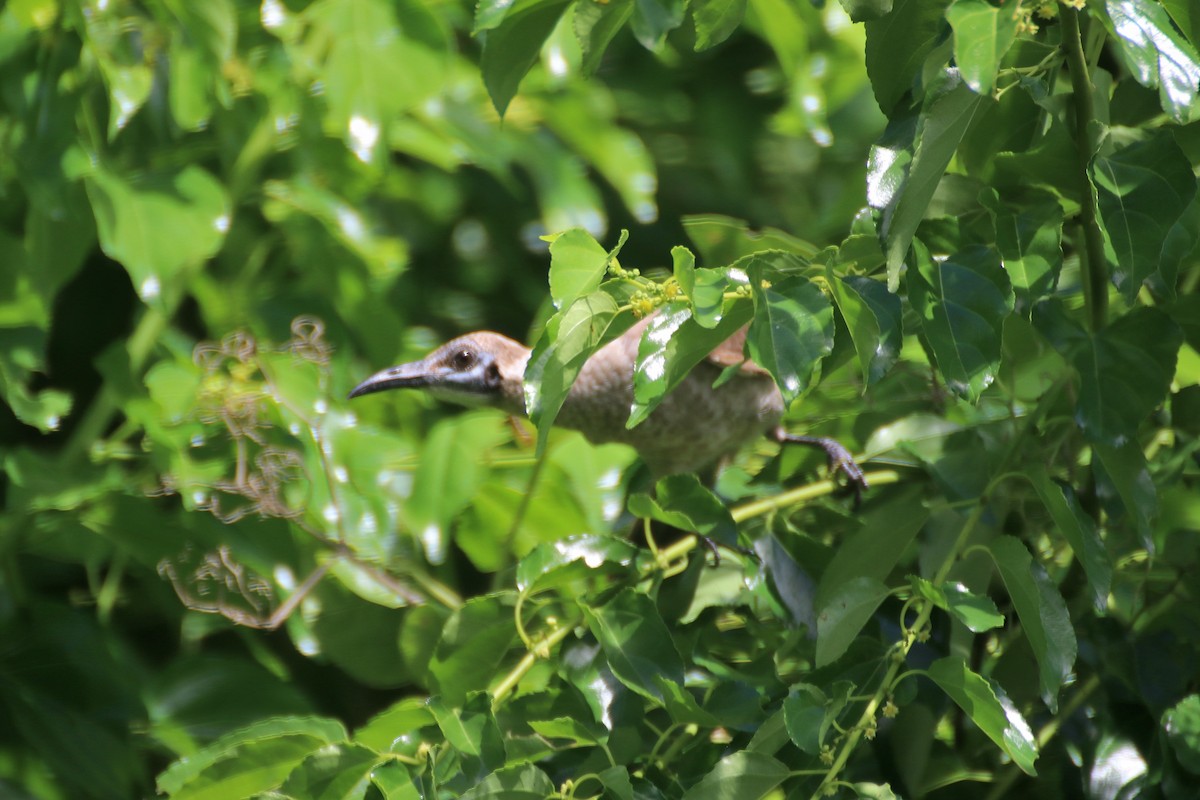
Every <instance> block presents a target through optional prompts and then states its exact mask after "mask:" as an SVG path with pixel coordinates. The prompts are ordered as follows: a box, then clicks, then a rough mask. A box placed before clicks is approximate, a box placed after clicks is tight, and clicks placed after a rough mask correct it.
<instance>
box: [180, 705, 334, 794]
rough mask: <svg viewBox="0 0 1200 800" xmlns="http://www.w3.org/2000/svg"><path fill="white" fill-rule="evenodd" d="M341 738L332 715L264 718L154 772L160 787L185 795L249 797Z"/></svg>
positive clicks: (268, 787)
mask: <svg viewBox="0 0 1200 800" xmlns="http://www.w3.org/2000/svg"><path fill="white" fill-rule="evenodd" d="M345 741H346V730H345V729H344V728H343V727H342V725H341V723H340V722H337V721H336V720H331V719H324V718H322V717H273V718H270V719H264V720H261V721H259V722H255V723H252V724H250V725H247V726H246V727H244V728H239V729H238V730H235V731H232V732H231V733H227V734H225V735H224V736H222V737H221V738H219V739H217V740H216V741H215V742H213V743H212V744H210V745H208V746H206V747H203V748H201V749H200V750H198V751H197V752H195V753H192V754H190V755H188V756H187V757H185V758H181V759H179V760H178V761H176V762H175V763H173V764H171V766H169V767H168V768H167V769H166V770H164V771H163V772H162V773H161V774H160V775H159V776H158V783H157V786H158V791H159V792H161V793H163V794H167V795H170V796H171V797H173V798H186V799H187V800H228V798H235V797H249V796H251V795H254V794H258V793H259V792H263V791H266V790H268V789H271V788H274V787H276V786H278V785H279V784H280V783H282V782H283V779H284V778H286V777H287V775H288V773H289V772H291V771H292V769H293V768H294V767H295V766H296V765H297V764H299V763H300V762H301V761H303V760H304V759H305V758H306V757H307V756H308V755H309V753H312V752H314V751H315V750H318V749H320V748H322V747H324V746H326V745H329V744H334V743H340V742H345Z"/></svg>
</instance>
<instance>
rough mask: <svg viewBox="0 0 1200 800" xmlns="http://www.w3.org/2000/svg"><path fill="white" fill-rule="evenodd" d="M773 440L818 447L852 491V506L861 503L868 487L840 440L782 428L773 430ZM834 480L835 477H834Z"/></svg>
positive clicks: (832, 470) (859, 468) (860, 471)
mask: <svg viewBox="0 0 1200 800" xmlns="http://www.w3.org/2000/svg"><path fill="white" fill-rule="evenodd" d="M775 441H777V442H779V443H780V444H803V445H807V446H809V447H819V448H821V449H822V450H824V451H825V455H826V456H828V457H829V469H830V471H831V472H832V473H833V474H834V475H835V476H836V475H838V474H839V473H840V474H841V475H842V476H843V477H844V478H845V481H846V488H847V489H848V490H849V491H851V492H853V493H854V507H855V508H858V506H859V505H860V504H861V503H862V496H863V492H865V491H866V490H867V489H869V488H870V486H869V485H868V484H867V477H866V476H865V475H864V474H863V471H862V467H860V466H859V465H858V462H857V461H855V460H854V456H852V455H850V451H849V450H847V449H846V448H845V447H844V446H843V445H842V443H841V442H839V441H838V440H837V439H830V438H829V437H827V436H799V435H797V434H794V433H788V432H787V431H785V430H783V429H782V428H781V429H779V430H777V431H775ZM835 480H836V478H835Z"/></svg>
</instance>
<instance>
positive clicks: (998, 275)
mask: <svg viewBox="0 0 1200 800" xmlns="http://www.w3.org/2000/svg"><path fill="white" fill-rule="evenodd" d="M914 252H915V254H916V259H915V261H916V264H915V267H916V268H915V269H911V270H909V273H908V280H909V298H910V299H911V301H912V304H913V308H914V310H916V312H917V313H918V314H919V315H920V317H921V327H922V329H923V330H924V331H925V336H926V338H927V339H928V340H929V345H930V347H932V348H933V354H934V357H935V358H936V359H937V364H938V369H939V370H941V373H942V378H943V380H945V382H946V385H947V386H948V387H950V389H952V390H953V391H954V392H955V393H956V394H959V395H961V396H962V397H965V398H967V399H968V400H971V401H972V402H975V401H978V400H979V396H980V395H981V394H982V393H983V390H984V389H986V388H987V387H988V386H990V385H991V383H992V381H994V380H995V378H996V372H997V370H998V369H999V367H1000V351H1001V347H1000V344H1001V335H1002V333H1003V322H1004V318H1005V317H1006V316H1007V315H1008V314H1009V312H1011V311H1012V309H1013V293H1012V287H1011V285H1010V284H1009V282H1008V276H1007V275H1006V274H1005V272H1004V268H1003V267H1002V266H1001V264H1000V259H999V257H998V256H997V254H996V253H995V251H993V250H990V249H988V248H985V247H982V246H978V245H977V246H973V247H971V248H969V249H967V250H964V251H962V252H960V253H956V254H955V255H952V256H950V257H949V258H947V259H945V260H943V261H938V260H935V259H932V258H929V256H928V254H927V253H925V251H924V247H922V246H917V247H915V248H914Z"/></svg>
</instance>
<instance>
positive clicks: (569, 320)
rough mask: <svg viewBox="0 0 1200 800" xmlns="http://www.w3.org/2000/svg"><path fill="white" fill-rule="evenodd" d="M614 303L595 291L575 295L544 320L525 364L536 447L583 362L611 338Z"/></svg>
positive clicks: (527, 405) (540, 444)
mask: <svg viewBox="0 0 1200 800" xmlns="http://www.w3.org/2000/svg"><path fill="white" fill-rule="evenodd" d="M616 314H617V304H616V302H615V301H614V300H613V299H612V297H610V296H609V295H607V294H605V293H604V292H601V291H597V292H593V293H591V294H588V295H585V296H583V297H580V298H578V299H576V300H575V301H574V302H572V303H571V305H569V306H567V307H566V308H564V309H562V310H561V311H559V312H558V313H557V314H555V315H554V316H553V317H551V318H550V321H549V322H547V323H546V330H545V331H544V332H543V333H542V337H541V339H539V340H538V343H537V346H535V347H534V348H533V353H532V354H531V355H530V356H529V364H528V366H526V368H525V408H526V409H527V410H528V411H529V417H530V419H532V420H533V423H534V424H535V425H537V428H538V449H539V451H540V450H541V449H542V448H544V447H545V442H546V437H547V436H548V435H549V433H550V426H551V425H553V424H554V419H555V417H557V416H558V411H559V409H560V408H562V404H563V401H564V400H566V398H567V393H568V392H569V391H570V390H571V384H573V383H574V382H575V378H576V377H578V375H579V372H580V370H582V369H583V364H584V362H586V361H587V359H588V358H589V357H590V356H591V355H592V353H594V352H596V350H598V349H599V348H600V347H601V345H603V344H604V342H605V341H606V340H607V339H608V338H611V337H612V335H613V334H610V333H609V323H611V322H612V320H613V317H615V316H616Z"/></svg>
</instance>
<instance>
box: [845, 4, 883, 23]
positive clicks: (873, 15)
mask: <svg viewBox="0 0 1200 800" xmlns="http://www.w3.org/2000/svg"><path fill="white" fill-rule="evenodd" d="M841 4H842V8H843V9H844V10H845V11H846V13H847V14H848V15H850V19H851V20H852V21H854V22H870V21H871V20H873V19H879V18H880V17H882V16H884V15H886V14H888V13H889V12H890V11H891V10H892V0H841Z"/></svg>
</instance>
